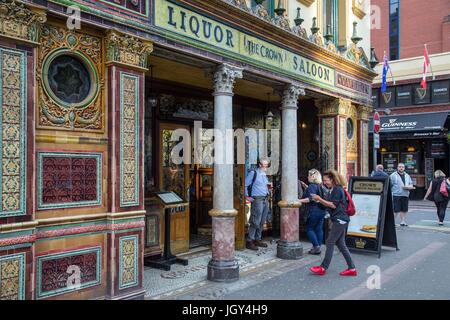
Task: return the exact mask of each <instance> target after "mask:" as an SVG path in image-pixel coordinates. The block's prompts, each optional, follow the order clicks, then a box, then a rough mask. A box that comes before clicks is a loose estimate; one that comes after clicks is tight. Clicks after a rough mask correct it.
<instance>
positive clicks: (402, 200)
mask: <svg viewBox="0 0 450 320" xmlns="http://www.w3.org/2000/svg"><path fill="white" fill-rule="evenodd" d="M408 203H409V198H408V197H395V196H394V212H395V213H397V212H408Z"/></svg>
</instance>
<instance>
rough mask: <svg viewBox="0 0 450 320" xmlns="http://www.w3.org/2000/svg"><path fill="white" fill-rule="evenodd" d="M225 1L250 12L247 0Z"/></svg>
mask: <svg viewBox="0 0 450 320" xmlns="http://www.w3.org/2000/svg"><path fill="white" fill-rule="evenodd" d="M225 1H226V2H228V3H229V4H232V5H234V6H236V7H238V8H240V9H242V10H245V11H249V10H248V7H247V2H246V1H245V0H225Z"/></svg>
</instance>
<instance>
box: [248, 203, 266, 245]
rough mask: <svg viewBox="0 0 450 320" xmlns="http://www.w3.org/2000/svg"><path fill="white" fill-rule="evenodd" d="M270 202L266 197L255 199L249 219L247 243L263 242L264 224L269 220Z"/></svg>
mask: <svg viewBox="0 0 450 320" xmlns="http://www.w3.org/2000/svg"><path fill="white" fill-rule="evenodd" d="M268 211H269V201H268V200H267V198H265V197H255V201H253V202H252V209H251V213H250V219H249V224H250V226H249V228H248V235H247V241H253V240H261V239H262V231H263V227H264V223H266V220H267V212H268Z"/></svg>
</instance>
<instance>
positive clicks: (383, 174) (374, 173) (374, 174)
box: [370, 164, 389, 178]
mask: <svg viewBox="0 0 450 320" xmlns="http://www.w3.org/2000/svg"><path fill="white" fill-rule="evenodd" d="M370 176H371V177H373V178H377V177H381V178H387V177H389V175H388V174H387V173H386V172H384V167H383V165H382V164H379V165H377V167H376V168H375V171H372V174H371V175H370Z"/></svg>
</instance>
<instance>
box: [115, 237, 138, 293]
mask: <svg viewBox="0 0 450 320" xmlns="http://www.w3.org/2000/svg"><path fill="white" fill-rule="evenodd" d="M138 249H139V245H138V236H137V235H135V236H127V237H121V238H120V239H119V289H125V288H130V287H134V286H136V285H138V283H139V281H138Z"/></svg>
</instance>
